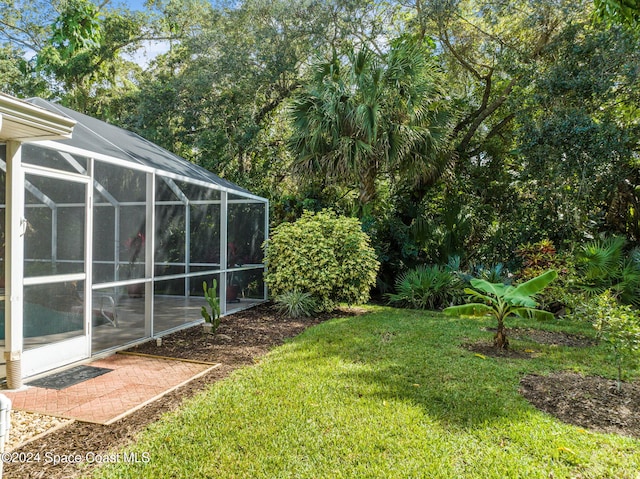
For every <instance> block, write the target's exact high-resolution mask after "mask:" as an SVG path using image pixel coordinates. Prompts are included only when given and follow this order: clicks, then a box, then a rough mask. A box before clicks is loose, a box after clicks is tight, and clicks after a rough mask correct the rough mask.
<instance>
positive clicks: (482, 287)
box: [444, 270, 558, 349]
mask: <svg viewBox="0 0 640 479" xmlns="http://www.w3.org/2000/svg"><path fill="white" fill-rule="evenodd" d="M557 276H558V273H556V272H555V271H553V270H551V271H547V272H546V273H543V274H541V275H540V276H536V277H535V278H533V279H530V280H529V281H527V282H526V283H522V284H521V285H519V286H510V285H506V284H501V283H490V282H489V281H486V280H484V279H477V278H476V279H472V280H471V286H472V287H473V289H472V288H465V292H466V293H467V294H469V295H470V296H471V297H472V298H473V299H475V300H479V301H478V302H472V303H467V304H463V305H461V306H451V307H449V308H446V309H445V310H444V313H445V314H448V315H450V316H476V317H483V316H493V317H494V318H496V319H497V320H498V328H497V331H496V335H495V336H494V340H493V345H494V347H495V348H497V349H507V348H508V347H509V341H508V339H507V333H506V328H505V326H504V321H505V319H506V318H508V317H509V316H520V317H533V318H537V319H541V320H544V319H553V317H554V316H553V314H552V313H549V312H548V311H541V310H539V309H536V307H537V306H538V303H537V302H536V300H535V299H534V295H535V294H536V293H539V292H540V291H542V290H543V289H544V288H545V287H546V286H547V285H548V284H549V283H550V282H551V281H553V280H554V279H555V278H556V277H557Z"/></svg>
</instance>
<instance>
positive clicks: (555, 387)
mask: <svg viewBox="0 0 640 479" xmlns="http://www.w3.org/2000/svg"><path fill="white" fill-rule="evenodd" d="M520 393H521V394H522V395H523V396H524V397H525V398H526V399H527V400H528V401H529V402H530V403H531V404H533V405H534V406H536V407H537V408H538V409H540V410H542V411H545V412H547V413H549V414H551V415H552V416H555V417H557V418H558V419H560V420H561V421H563V422H566V423H569V424H573V425H575V426H580V427H583V428H586V429H591V430H593V431H598V432H606V433H616V434H621V435H624V436H632V437H638V438H640V384H638V383H625V382H623V383H622V388H621V391H620V392H618V391H617V388H616V381H614V380H611V379H606V378H602V377H599V376H582V375H580V374H577V373H574V372H557V373H553V374H550V375H549V376H539V375H536V374H530V375H527V376H525V377H524V378H523V379H522V380H521V381H520Z"/></svg>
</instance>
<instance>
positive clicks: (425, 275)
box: [387, 265, 463, 309]
mask: <svg viewBox="0 0 640 479" xmlns="http://www.w3.org/2000/svg"><path fill="white" fill-rule="evenodd" d="M395 289H396V292H395V293H392V294H387V299H388V300H389V302H390V303H396V304H397V305H400V306H403V307H408V308H414V309H441V308H443V307H446V306H449V305H451V304H455V303H456V302H458V301H459V300H460V299H461V298H462V296H463V283H462V281H461V280H460V279H459V278H458V277H457V276H456V275H455V274H454V273H453V272H451V271H449V270H447V269H446V268H443V267H440V266H424V265H421V266H418V267H416V268H414V269H411V270H409V271H407V272H405V273H404V274H401V275H400V276H398V278H397V280H396V285H395Z"/></svg>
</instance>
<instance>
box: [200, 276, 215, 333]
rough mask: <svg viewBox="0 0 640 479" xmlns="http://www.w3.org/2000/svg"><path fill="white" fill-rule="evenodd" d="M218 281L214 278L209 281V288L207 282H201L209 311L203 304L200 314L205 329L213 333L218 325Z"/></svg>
mask: <svg viewBox="0 0 640 479" xmlns="http://www.w3.org/2000/svg"><path fill="white" fill-rule="evenodd" d="M217 288H218V282H217V281H216V280H215V279H214V280H213V281H212V283H211V288H209V287H208V286H207V282H206V281H204V282H203V283H202V289H203V291H204V297H205V299H206V300H207V303H208V304H209V308H210V309H211V312H209V311H207V307H206V306H203V307H202V310H201V311H200V314H202V317H203V318H204V322H205V325H207V328H206V330H208V332H210V333H211V334H215V332H216V330H217V329H218V326H220V299H219V298H218V295H217Z"/></svg>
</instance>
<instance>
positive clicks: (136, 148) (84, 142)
mask: <svg viewBox="0 0 640 479" xmlns="http://www.w3.org/2000/svg"><path fill="white" fill-rule="evenodd" d="M27 101H28V102H29V103H31V104H33V105H37V106H39V107H41V108H44V109H46V110H49V111H50V112H53V113H57V114H59V115H60V114H61V115H65V116H66V117H68V118H71V119H73V120H75V121H76V122H77V124H76V127H75V129H74V131H73V138H70V139H66V140H59V142H60V143H64V144H68V145H71V146H74V147H76V148H81V149H84V150H88V151H93V152H96V153H101V154H104V155H109V156H112V157H114V158H118V159H121V160H125V161H130V162H132V163H136V164H140V165H145V166H149V167H152V168H155V169H157V170H160V171H165V172H169V173H173V174H176V175H180V176H184V177H187V178H193V179H196V180H201V181H207V182H211V183H214V184H216V185H218V186H221V187H223V188H227V189H229V190H233V191H236V192H238V193H240V194H242V193H245V194H247V193H248V194H250V192H249V191H248V190H246V189H244V188H241V187H240V186H238V185H236V184H234V183H232V182H230V181H227V180H225V179H223V178H220V177H219V176H217V175H214V174H213V173H211V172H210V171H208V170H206V169H204V168H202V167H201V166H198V165H195V164H193V163H190V162H189V161H187V160H185V159H184V158H181V157H179V156H178V155H175V154H173V153H171V152H170V151H167V150H165V149H164V148H162V147H160V146H158V145H156V144H155V143H152V142H150V141H148V140H145V139H144V138H142V137H141V136H140V135H137V134H135V133H133V132H131V131H128V130H125V129H123V128H119V127H117V126H114V125H110V124H109V123H105V122H104V121H101V120H98V119H96V118H92V117H90V116H87V115H84V114H82V113H79V112H77V111H74V110H71V109H69V108H65V107H63V106H61V105H58V104H57V103H52V102H49V101H47V100H43V99H42V98H30V99H28V100H27Z"/></svg>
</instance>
